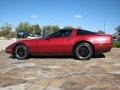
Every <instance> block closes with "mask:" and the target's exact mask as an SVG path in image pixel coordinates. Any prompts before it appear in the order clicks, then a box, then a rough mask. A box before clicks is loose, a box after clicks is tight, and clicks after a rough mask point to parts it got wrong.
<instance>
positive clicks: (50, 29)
mask: <svg viewBox="0 0 120 90" xmlns="http://www.w3.org/2000/svg"><path fill="white" fill-rule="evenodd" d="M59 29H60V28H59V26H57V25H49V26H44V27H43V30H44V32H45V36H47V35H49V34H51V33H54V32H56V31H58V30H59Z"/></svg>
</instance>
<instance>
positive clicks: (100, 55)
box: [9, 54, 105, 60]
mask: <svg viewBox="0 0 120 90" xmlns="http://www.w3.org/2000/svg"><path fill="white" fill-rule="evenodd" d="M9 58H13V59H16V58H15V57H14V56H10V57H9ZM30 58H35V59H75V60H77V59H76V58H75V57H74V56H72V55H67V56H65V55H57V56H56V55H50V56H49V55H43V56H42V55H32V56H30ZM30 58H28V59H30ZM92 58H105V55H104V54H97V55H93V56H92Z"/></svg>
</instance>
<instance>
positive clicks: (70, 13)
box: [0, 0, 120, 34]
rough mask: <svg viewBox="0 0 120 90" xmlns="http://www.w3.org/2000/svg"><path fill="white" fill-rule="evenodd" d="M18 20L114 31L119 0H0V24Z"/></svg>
mask: <svg viewBox="0 0 120 90" xmlns="http://www.w3.org/2000/svg"><path fill="white" fill-rule="evenodd" d="M20 22H29V23H30V24H39V25H40V27H43V26H46V25H59V26H60V27H61V28H63V27H64V26H73V27H81V28H83V29H86V30H90V31H95V32H96V31H98V30H104V27H105V32H106V33H108V34H113V33H115V27H117V26H118V25H120V0H0V25H3V24H4V23H9V24H12V27H13V28H15V27H16V26H17V25H18V24H19V23H20Z"/></svg>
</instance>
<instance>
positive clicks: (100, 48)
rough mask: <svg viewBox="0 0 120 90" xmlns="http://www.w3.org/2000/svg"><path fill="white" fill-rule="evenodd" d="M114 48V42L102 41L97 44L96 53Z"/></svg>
mask: <svg viewBox="0 0 120 90" xmlns="http://www.w3.org/2000/svg"><path fill="white" fill-rule="evenodd" d="M111 49H112V43H102V44H96V45H95V53H104V52H109V51H110V50H111Z"/></svg>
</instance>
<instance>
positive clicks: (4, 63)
mask: <svg viewBox="0 0 120 90" xmlns="http://www.w3.org/2000/svg"><path fill="white" fill-rule="evenodd" d="M0 90H120V49H117V48H114V49H112V50H111V52H109V53H106V54H105V57H100V56H99V57H94V58H92V59H91V60H88V61H87V60H86V61H79V60H74V59H73V58H72V57H60V58H56V57H49V58H45V57H34V58H30V59H28V60H26V61H24V60H23V61H19V60H16V59H12V58H10V55H8V54H5V53H4V52H1V53H0Z"/></svg>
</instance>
